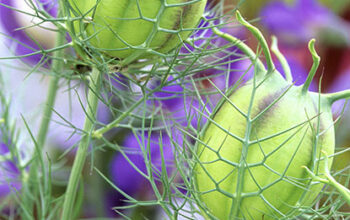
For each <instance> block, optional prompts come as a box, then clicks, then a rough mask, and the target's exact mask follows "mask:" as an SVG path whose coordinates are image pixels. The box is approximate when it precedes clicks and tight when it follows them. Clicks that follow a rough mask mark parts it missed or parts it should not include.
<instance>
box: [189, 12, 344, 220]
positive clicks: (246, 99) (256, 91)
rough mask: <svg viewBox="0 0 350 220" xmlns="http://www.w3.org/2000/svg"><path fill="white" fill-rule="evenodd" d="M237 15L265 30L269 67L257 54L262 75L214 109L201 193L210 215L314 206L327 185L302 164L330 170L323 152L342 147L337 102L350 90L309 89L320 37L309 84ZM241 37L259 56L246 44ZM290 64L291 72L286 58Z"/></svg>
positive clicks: (289, 211) (271, 213)
mask: <svg viewBox="0 0 350 220" xmlns="http://www.w3.org/2000/svg"><path fill="white" fill-rule="evenodd" d="M237 19H238V20H239V21H240V22H241V23H242V24H243V25H245V26H246V27H248V29H250V30H251V31H252V32H253V34H255V35H259V36H260V38H259V40H260V43H261V45H262V47H263V49H264V53H265V57H266V60H267V63H268V70H267V71H266V70H265V68H264V65H262V64H261V62H260V61H258V62H260V65H258V64H256V67H255V68H256V69H257V70H256V73H255V77H254V78H253V79H251V80H250V81H248V82H247V83H246V84H245V85H243V86H241V87H240V88H239V89H237V90H236V91H234V92H232V94H230V95H228V97H225V98H224V99H223V100H222V101H221V104H219V106H217V108H216V110H215V111H214V112H213V115H212V116H211V119H210V120H209V123H208V124H207V126H206V127H205V129H204V131H203V133H202V135H201V137H200V141H199V143H198V151H197V155H196V157H195V158H196V159H197V163H196V164H195V166H194V181H195V185H196V195H197V196H198V198H199V201H201V202H202V203H203V204H202V205H201V206H200V207H202V210H203V215H205V216H206V217H208V219H215V218H217V219H222V220H226V219H280V218H283V217H284V218H291V217H293V216H295V215H297V214H298V213H299V212H298V210H300V207H303V206H310V205H311V204H312V203H313V202H314V201H315V199H316V197H317V196H318V195H319V193H320V191H321V189H322V187H323V184H322V183H319V182H315V181H312V180H311V179H310V177H309V176H308V173H307V172H306V170H305V169H304V168H303V167H308V168H309V169H310V170H312V171H313V172H314V173H316V174H317V175H321V176H322V175H323V174H324V170H325V166H326V163H325V160H324V155H323V154H321V151H322V152H325V154H327V155H332V154H333V153H334V146H335V138H334V128H333V123H334V122H333V118H332V112H331V105H332V103H333V102H334V101H335V100H338V99H340V98H348V97H349V96H350V92H349V91H347V92H340V93H336V94H320V93H314V92H309V91H308V87H309V85H310V83H311V81H312V78H313V76H314V74H315V72H316V69H317V66H318V63H319V57H318V56H317V54H316V52H315V50H314V40H312V41H310V44H309V48H310V51H311V53H312V55H313V58H314V65H313V67H312V69H311V71H310V74H309V77H308V79H307V80H306V82H305V84H304V85H302V86H294V85H293V83H291V81H292V80H285V79H284V78H283V77H282V76H281V74H280V73H279V72H277V71H276V70H275V68H274V64H273V63H272V61H271V57H270V51H269V49H268V48H267V46H266V41H265V40H264V39H263V38H262V36H261V33H260V32H258V30H257V29H256V28H255V27H253V26H251V25H250V24H249V23H247V22H246V21H245V20H244V19H243V18H242V17H241V16H240V14H239V13H237ZM216 33H217V34H218V35H219V36H222V37H224V38H226V39H227V40H231V41H235V39H234V38H233V37H232V36H231V37H228V35H227V34H224V33H222V32H220V31H216ZM235 43H236V45H238V46H239V45H241V48H240V49H242V51H244V52H245V53H246V54H247V55H248V56H249V57H251V58H252V60H255V61H257V58H256V57H252V51H251V50H250V49H249V48H248V47H247V46H242V45H243V43H242V42H239V41H238V40H237V41H235ZM274 52H276V51H274ZM278 52H279V51H278ZM276 55H278V56H279V58H281V57H282V58H283V55H281V54H278V53H277V52H276ZM284 67H285V72H289V71H290V70H289V69H288V68H289V67H288V65H287V64H285V66H284ZM286 75H287V74H286ZM287 78H289V77H287ZM329 161H330V162H329V163H328V166H329V167H328V168H327V169H329V168H330V166H331V162H332V161H331V160H329Z"/></svg>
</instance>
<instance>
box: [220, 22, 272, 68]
mask: <svg viewBox="0 0 350 220" xmlns="http://www.w3.org/2000/svg"><path fill="white" fill-rule="evenodd" d="M213 32H214V34H216V35H218V36H219V37H221V38H223V39H225V40H227V41H229V42H231V43H232V44H233V45H234V46H236V47H238V49H240V50H241V51H242V52H243V53H244V54H245V55H246V56H247V57H248V58H249V59H250V60H251V61H252V62H253V63H255V64H256V66H257V67H258V69H260V70H262V71H263V72H265V71H266V69H265V66H264V64H263V63H262V62H261V60H260V59H259V58H258V57H257V56H256V54H255V53H254V52H253V51H252V49H250V47H248V45H246V44H245V43H244V42H243V41H241V40H240V39H238V38H236V37H234V36H232V35H230V34H228V33H224V32H222V31H220V30H219V29H218V28H216V27H214V28H213ZM259 72H260V71H258V73H259Z"/></svg>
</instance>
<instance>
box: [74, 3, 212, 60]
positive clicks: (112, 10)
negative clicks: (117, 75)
mask: <svg viewBox="0 0 350 220" xmlns="http://www.w3.org/2000/svg"><path fill="white" fill-rule="evenodd" d="M69 2H70V7H71V10H70V13H71V16H73V17H82V19H79V20H76V21H74V22H73V25H72V26H71V28H72V29H73V30H71V32H72V33H74V34H75V35H77V36H78V37H79V38H80V39H83V40H88V42H89V43H91V45H92V46H93V47H96V48H98V49H100V50H101V51H102V52H103V53H105V54H108V55H110V56H112V57H117V58H126V57H128V56H131V55H134V56H137V57H145V56H147V55H149V51H150V49H152V50H154V51H157V52H160V53H167V52H169V51H170V50H172V49H174V48H175V47H176V46H177V45H179V44H180V42H181V41H183V40H185V39H186V38H187V37H188V36H189V35H190V33H191V32H192V30H193V29H194V28H195V27H196V25H197V24H198V22H199V20H200V18H201V16H202V14H203V11H204V7H205V4H206V0H166V1H161V0H118V1H116V0H101V1H95V0H88V1H87V0H69ZM135 53H136V55H135Z"/></svg>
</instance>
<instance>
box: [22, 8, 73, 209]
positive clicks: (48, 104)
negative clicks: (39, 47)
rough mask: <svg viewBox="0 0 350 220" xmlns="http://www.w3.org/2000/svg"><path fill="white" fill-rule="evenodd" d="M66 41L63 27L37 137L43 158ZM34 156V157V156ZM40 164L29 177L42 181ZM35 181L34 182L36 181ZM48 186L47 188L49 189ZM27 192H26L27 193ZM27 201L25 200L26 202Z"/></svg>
mask: <svg viewBox="0 0 350 220" xmlns="http://www.w3.org/2000/svg"><path fill="white" fill-rule="evenodd" d="M62 4H63V3H62V1H59V6H58V15H57V17H59V16H61V14H62V9H63V5H62ZM65 42H66V39H65V34H64V32H63V30H62V29H61V28H59V31H58V32H57V38H56V41H55V47H54V52H53V54H52V57H53V59H52V66H51V71H52V72H53V75H52V76H49V77H50V81H49V86H48V91H47V97H46V101H45V105H44V109H43V113H42V118H41V122H40V127H39V131H38V134H37V137H36V143H35V145H36V148H35V149H36V150H35V155H36V156H37V157H38V158H43V155H42V154H43V151H42V149H43V148H44V146H45V142H46V138H47V133H48V130H49V125H50V121H51V116H52V111H53V109H54V105H55V100H56V96H57V90H58V87H59V80H60V74H61V73H62V70H63V67H64V65H65V64H64V62H63V57H64V49H63V48H60V47H62V45H64V43H65ZM33 158H34V157H33ZM39 166H40V159H37V160H33V162H32V164H31V166H30V169H29V177H30V178H28V179H32V180H35V181H38V182H40V181H41V180H40V178H43V176H44V175H46V174H45V172H46V168H45V167H44V166H42V167H39ZM39 168H40V169H39ZM38 170H41V171H42V172H43V173H42V175H41V177H40V175H39V172H38ZM35 181H33V182H35ZM28 183H30V184H28V185H29V187H26V188H25V189H26V190H29V191H30V192H28V196H25V197H24V200H26V202H27V203H28V204H29V205H28V207H29V208H31V209H33V202H34V201H33V198H32V196H33V194H34V195H35V194H36V193H38V192H37V191H36V187H31V184H33V183H32V181H28ZM35 184H37V182H35ZM45 187H47V188H48V186H47V185H45ZM47 188H46V189H47ZM25 194H26V193H25ZM24 203H25V202H24Z"/></svg>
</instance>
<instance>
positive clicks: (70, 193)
mask: <svg viewBox="0 0 350 220" xmlns="http://www.w3.org/2000/svg"><path fill="white" fill-rule="evenodd" d="M100 77H101V73H100V70H99V69H97V68H96V67H94V68H93V70H92V75H91V80H90V85H89V92H88V98H87V104H86V116H85V122H84V128H83V130H84V132H85V134H84V135H83V137H82V139H81V141H80V144H79V147H78V151H77V154H76V157H75V160H74V163H73V168H72V172H71V174H70V177H69V181H68V186H67V190H66V193H65V198H64V203H63V211H62V218H61V219H71V217H72V210H73V207H74V202H75V197H76V194H77V186H78V183H79V179H80V177H81V173H82V170H83V167H84V163H85V160H86V155H87V151H88V147H89V144H90V139H91V133H92V131H93V129H94V124H95V122H94V121H93V119H94V118H95V117H96V112H97V105H98V94H99V90H100Z"/></svg>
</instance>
